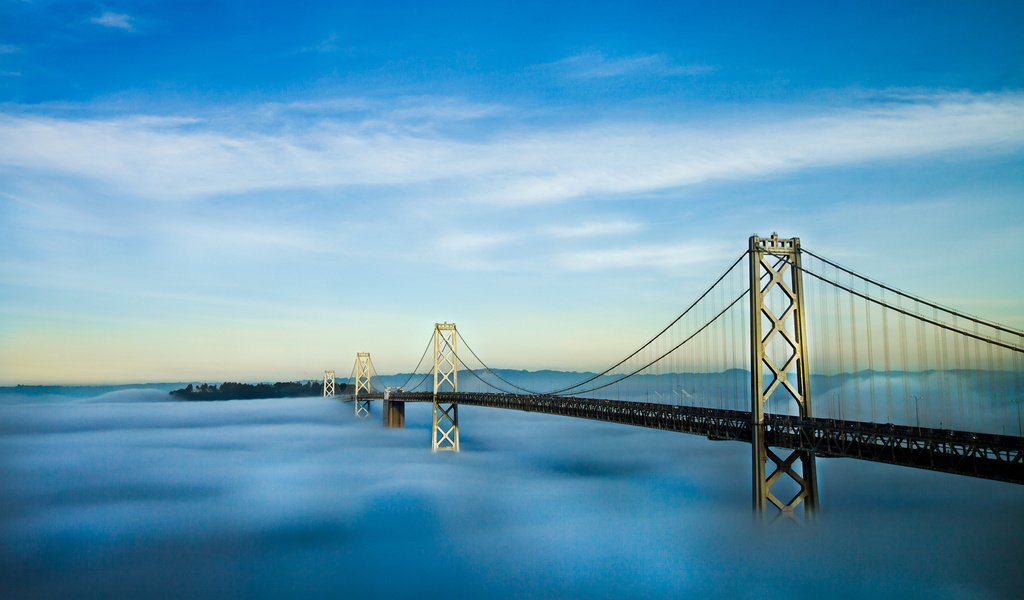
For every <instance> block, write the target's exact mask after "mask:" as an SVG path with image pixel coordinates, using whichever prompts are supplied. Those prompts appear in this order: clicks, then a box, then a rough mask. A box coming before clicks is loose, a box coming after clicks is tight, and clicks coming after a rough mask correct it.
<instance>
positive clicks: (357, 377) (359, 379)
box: [352, 352, 373, 419]
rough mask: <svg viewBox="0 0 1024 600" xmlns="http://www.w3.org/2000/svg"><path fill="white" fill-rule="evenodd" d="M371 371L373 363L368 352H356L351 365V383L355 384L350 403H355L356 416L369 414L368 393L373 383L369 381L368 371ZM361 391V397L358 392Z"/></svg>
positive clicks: (362, 416) (363, 416)
mask: <svg viewBox="0 0 1024 600" xmlns="http://www.w3.org/2000/svg"><path fill="white" fill-rule="evenodd" d="M372 371H373V363H372V362H370V353H369V352H356V364H355V365H353V367H352V372H353V380H352V381H353V383H354V384H355V396H354V397H353V400H352V403H353V404H354V405H355V409H356V416H357V417H359V418H361V419H364V418H366V417H368V416H370V394H371V393H372V392H373V385H372V384H371V381H370V373H371V372H372ZM360 392H363V397H362V398H360V397H359V393H360Z"/></svg>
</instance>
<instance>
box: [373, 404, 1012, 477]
mask: <svg viewBox="0 0 1024 600" xmlns="http://www.w3.org/2000/svg"><path fill="white" fill-rule="evenodd" d="M370 398H372V399H381V398H383V395H381V394H373V395H371V396H370ZM391 399H392V400H397V401H404V402H431V401H432V400H433V394H431V393H430V392H396V393H392V394H391ZM438 399H439V400H441V401H443V402H458V403H459V404H465V405H470V406H485V407H490V408H505V409H512V410H521V411H527V412H538V413H545V414H550V415H562V416H567V417H577V418H583V419H593V420H596V421H607V422H610V423H623V424H626V425H636V426H640V427H650V428H654V429H664V430H667V431H677V432H681V433H691V434H695V435H702V436H705V437H708V438H710V439H714V440H737V441H743V442H750V440H751V423H750V413H749V412H746V411H735V410H725V409H717V408H701V407H693V406H672V405H668V404H651V403H645V402H624V401H618V400H595V399H587V398H573V397H567V396H534V395H524V394H486V393H473V392H460V393H444V394H438ZM765 419H766V424H765V434H766V436H767V439H768V443H769V445H770V446H773V447H776V448H790V449H794V450H804V451H807V452H812V453H814V454H815V455H816V456H822V457H836V458H855V459H860V460H870V461H876V462H883V463H889V464H893V465H900V466H905V467H914V468H918V469H929V470H934V471H943V472H946V473H955V474H958V475H968V476H972V477H982V478H986V479H996V480H999V481H1008V482H1013V483H1024V438H1020V437H1015V436H1005V435H994V434H984V433H971V432H967V431H950V430H944V429H930V428H927V427H909V426H904V425H892V424H888V423H865V422H861V421H844V420H838V419H819V418H800V417H794V416H787V415H765Z"/></svg>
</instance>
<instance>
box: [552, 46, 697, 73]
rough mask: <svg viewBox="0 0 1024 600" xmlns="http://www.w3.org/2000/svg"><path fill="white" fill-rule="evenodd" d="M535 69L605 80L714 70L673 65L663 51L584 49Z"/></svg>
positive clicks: (695, 66) (695, 65)
mask: <svg viewBox="0 0 1024 600" xmlns="http://www.w3.org/2000/svg"><path fill="white" fill-rule="evenodd" d="M534 69H538V70H544V71H551V72H555V73H558V74H560V75H563V76H566V77H571V78H574V79H606V78H610V77H624V76H630V75H659V76H687V75H703V74H705V73H710V72H711V71H714V67H712V66H710V65H703V64H694V65H679V64H674V63H673V62H672V61H671V60H669V58H668V57H667V56H665V55H664V54H636V55H632V56H623V57H618V58H611V57H607V56H605V55H604V54H602V53H600V52H583V53H580V54H575V55H573V56H569V57H566V58H563V59H561V60H557V61H555V62H552V63H546V64H543V65H537V66H536V67H534Z"/></svg>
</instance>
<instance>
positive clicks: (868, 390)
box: [324, 234, 1024, 516]
mask: <svg viewBox="0 0 1024 600" xmlns="http://www.w3.org/2000/svg"><path fill="white" fill-rule="evenodd" d="M460 375H461V376H462V379H461V382H460ZM560 377H562V378H571V377H574V374H571V373H564V374H560ZM540 385H547V388H546V389H545V388H542V387H540ZM324 395H325V396H332V397H333V396H335V395H336V394H335V375H334V372H333V371H325V372H324ZM1022 396H1024V332H1022V331H1020V330H1017V329H1014V328H1011V327H1008V326H1005V325H1001V324H999V323H996V322H993V321H989V320H986V319H982V318H979V317H976V316H972V315H968V314H966V313H963V312H961V311H958V310H956V309H953V308H950V307H947V306H943V305H941V304H939V303H936V302H931V301H929V300H926V299H924V298H921V297H918V296H915V295H912V294H910V293H907V292H904V291H901V290H899V289H897V288H895V287H892V286H890V285H886V284H884V283H881V282H879V281H877V280H875V279H872V278H870V277H868V276H866V275H862V274H860V273H858V272H856V271H854V270H852V269H849V268H846V267H844V266H842V265H840V264H839V263H837V262H834V261H832V260H829V259H828V258H825V257H823V256H821V255H819V254H816V253H814V252H812V251H811V250H809V249H806V248H802V247H801V246H800V240H799V238H789V239H780V238H779V237H778V236H777V235H775V234H773V235H772V236H770V237H767V238H761V237H757V236H753V237H751V238H750V240H749V245H748V247H747V249H746V251H745V252H743V253H742V254H741V255H740V256H739V257H738V258H737V259H736V260H735V261H734V262H733V263H732V264H731V265H730V266H729V267H728V268H727V269H726V270H725V271H724V272H723V273H722V275H721V276H720V277H718V278H717V279H716V280H715V281H714V282H713V283H712V284H711V286H710V287H708V288H707V289H706V290H705V291H704V292H703V293H702V294H701V295H700V296H699V297H698V298H697V299H696V300H694V301H693V302H692V303H690V304H689V305H688V306H687V307H686V309H685V310H683V311H682V313H680V314H679V315H678V316H677V317H676V318H674V319H673V320H672V321H671V322H669V323H668V325H666V326H665V327H664V328H663V329H661V331H659V332H658V333H657V334H656V335H654V336H653V337H651V338H650V339H649V340H648V341H647V342H646V343H644V344H642V345H641V346H640V347H638V348H637V349H635V350H633V351H632V352H630V353H629V354H627V355H626V356H625V357H624V358H622V359H621V360H619V361H618V362H616V363H614V364H612V365H611V366H609V367H608V368H607V369H604V370H603V371H601V372H599V373H591V374H585V375H579V376H576V380H572V381H570V380H568V379H566V380H565V381H559V382H558V383H557V384H556V385H551V381H543V380H540V379H538V377H537V376H536V375H535V374H530V373H528V372H524V371H518V372H517V371H507V370H506V371H502V370H499V369H493V368H491V367H489V366H488V365H487V363H485V362H484V361H483V360H481V359H480V357H479V356H478V355H477V354H476V352H474V351H473V349H472V347H471V346H470V345H469V344H468V343H467V342H466V340H465V338H464V337H463V336H462V334H461V333H460V332H459V331H458V329H457V328H456V325H455V324H454V323H437V324H435V326H434V330H433V332H431V335H430V339H429V340H428V342H427V345H426V348H425V349H424V351H423V354H422V356H421V357H420V360H419V362H418V363H417V365H416V367H415V368H413V369H412V370H411V371H409V372H408V373H407V374H406V375H396V376H390V377H387V378H384V377H381V376H380V375H379V374H377V372H376V370H375V368H374V367H373V363H372V361H371V359H370V355H369V353H367V352H360V353H358V354H357V356H356V361H355V364H354V365H353V369H352V373H351V374H350V377H349V383H348V384H347V385H346V386H345V390H344V393H342V394H339V395H338V397H340V398H343V399H346V400H351V401H352V402H353V404H354V407H355V413H356V415H357V416H361V417H365V416H368V415H369V414H370V402H371V401H372V400H382V401H383V421H384V425H385V426H387V427H404V425H405V403H406V402H429V403H432V406H433V413H432V414H433V419H432V426H431V431H432V433H431V446H432V448H433V450H434V451H454V452H458V451H459V412H458V411H459V405H460V404H461V405H470V406H483V407H490V408H504V409H513V410H521V411H528V412H539V413H546V414H552V415H563V416H569V417H578V418H586V419H594V420H599V421H608V422H613V423H622V424H626V425H635V426H642V427H651V428H656V429H664V430H669V431H677V432H682V433H690V434H696V435H701V436H706V437H708V438H710V439H715V440H734V441H742V442H746V443H749V444H751V448H752V455H751V464H752V469H751V473H752V497H753V507H754V509H755V511H757V512H764V511H765V510H766V509H767V508H768V507H772V506H774V507H775V508H776V509H778V510H779V511H781V513H782V514H786V515H792V514H794V512H795V511H797V510H802V511H803V513H804V514H805V515H807V516H810V515H813V513H814V511H815V510H816V508H817V506H818V476H817V472H816V464H815V461H816V459H817V458H819V457H826V458H827V457H844V458H853V459H862V460H870V461H877V462H883V463H890V464H893V465H899V466H903V467H911V468H919V469H931V470H936V471H943V472H947V473H953V474H957V475H963V476H972V477H983V478H989V479H995V480H1001V481H1006V482H1012V483H1017V484H1021V483H1024V431H1022V415H1021V410H1022V400H1024V398H1022Z"/></svg>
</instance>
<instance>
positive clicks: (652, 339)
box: [548, 250, 750, 394]
mask: <svg viewBox="0 0 1024 600" xmlns="http://www.w3.org/2000/svg"><path fill="white" fill-rule="evenodd" d="M749 252H750V251H749V250H748V251H746V252H744V253H743V254H741V255H740V256H739V258H737V259H736V261H735V262H733V263H732V264H731V265H729V268H728V269H726V270H725V272H724V273H722V275H721V276H720V277H719V278H718V279H716V280H715V282H714V283H712V284H711V286H710V287H708V289H706V290H705V291H704V293H703V294H701V295H700V297H698V298H697V299H696V300H694V301H693V303H692V304H690V306H688V307H687V308H686V310H684V311H683V312H682V313H680V315H679V316H678V317H676V318H675V319H673V320H672V322H671V323H669V324H668V325H666V326H665V328H664V329H662V330H661V331H659V332H658V333H657V335H655V336H654V337H652V338H651V339H649V340H648V341H647V343H646V344H644V345H643V346H640V347H639V348H637V349H636V350H634V351H633V352H632V353H631V354H630V355H629V356H627V357H626V358H623V359H622V360H620V361H619V362H617V363H615V364H614V365H612V366H610V367H608V368H607V369H605V370H604V371H601V372H600V373H598V374H596V375H594V376H592V377H589V378H587V379H584V380H583V381H581V382H579V383H577V384H576V385H571V386H569V387H565V388H561V389H557V390H552V391H551V392H548V394H561V393H562V392H567V391H569V390H572V389H575V388H578V387H581V386H584V385H586V384H588V383H590V382H591V381H594V380H595V379H597V378H599V377H603V376H605V375H607V374H608V373H610V372H611V371H612V370H614V369H616V368H617V367H619V366H620V365H621V364H622V363H624V362H626V361H627V360H629V359H631V358H633V357H634V356H636V355H637V354H639V353H640V352H641V351H642V350H643V349H644V348H647V347H648V346H650V345H651V344H652V343H653V342H654V340H656V339H658V338H659V337H661V334H663V333H665V332H666V331H668V330H669V328H671V327H672V326H673V325H675V324H676V323H678V322H679V320H680V319H682V318H683V317H685V316H686V315H687V314H689V312H690V311H691V310H693V307H695V306H697V304H699V303H700V301H701V300H703V299H704V298H705V297H706V296H707V295H708V294H710V293H711V290H713V289H715V287H716V286H717V285H718V284H719V283H721V282H722V280H723V279H725V277H726V275H728V274H729V273H731V272H732V270H733V269H735V268H736V265H738V264H740V261H742V260H743V258H744V257H746V256H747V254H748V253H749ZM597 389H600V388H597Z"/></svg>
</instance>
